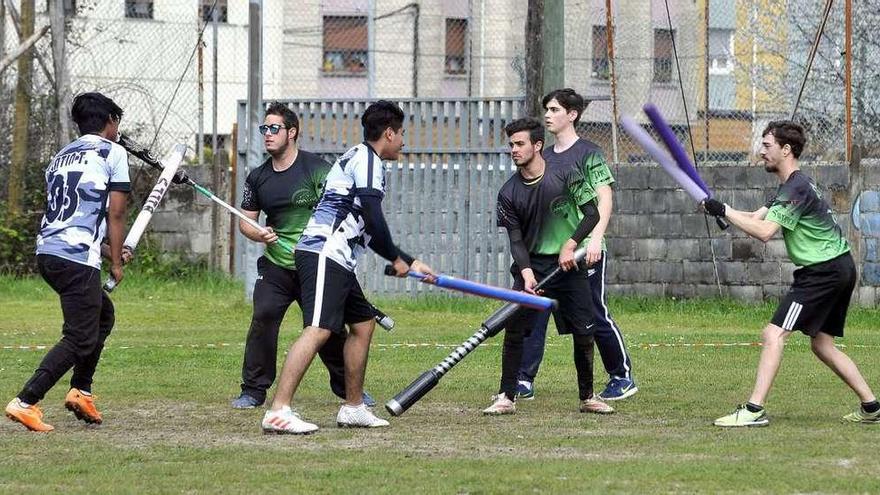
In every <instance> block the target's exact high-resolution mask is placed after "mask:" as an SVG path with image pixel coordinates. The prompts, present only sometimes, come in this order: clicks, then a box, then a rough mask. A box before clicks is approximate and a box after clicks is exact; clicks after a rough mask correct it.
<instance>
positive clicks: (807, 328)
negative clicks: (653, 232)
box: [704, 121, 880, 427]
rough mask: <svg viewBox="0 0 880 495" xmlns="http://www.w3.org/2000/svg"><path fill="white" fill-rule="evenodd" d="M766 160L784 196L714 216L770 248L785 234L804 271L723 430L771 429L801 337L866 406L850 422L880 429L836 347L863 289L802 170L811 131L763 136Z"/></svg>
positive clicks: (773, 125)
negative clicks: (790, 354) (778, 392)
mask: <svg viewBox="0 0 880 495" xmlns="http://www.w3.org/2000/svg"><path fill="white" fill-rule="evenodd" d="M762 136H763V138H762V141H761V158H762V159H763V160H764V167H765V169H766V170H767V172H770V173H773V174H776V176H777V177H778V178H779V182H780V184H781V185H780V186H779V189H778V191H777V192H776V196H775V197H774V198H773V199H771V200H770V201H769V202H768V203H767V204H766V205H764V207H762V208H760V209H759V210H757V211H754V212H751V213H749V212H743V211H738V210H734V209H733V208H731V207H730V206H728V205H726V204H723V203H721V202H719V201H717V200H715V199H709V200H707V201H706V202H705V203H704V207H705V209H706V211H707V212H709V213H710V214H712V215H715V216H716V217H725V218H727V219H728V220H729V221H730V223H732V224H734V225H736V226H737V227H739V228H740V229H741V230H742V231H743V232H745V233H746V234H748V235H750V236H752V237H755V238H757V239H760V240H761V241H763V242H767V241H769V240H770V239H771V238H772V237H773V236H774V235H775V234H776V232H777V231H779V230H780V228H781V229H782V237H783V239H785V249H786V251H787V252H788V256H789V258H791V261H792V262H794V264H795V265H797V266H799V267H800V268H799V269H797V270H796V271H795V272H794V283H793V284H792V286H791V289H790V290H789V292H788V294H786V295H785V297H784V298H783V299H782V302H781V303H780V304H779V308H778V309H777V310H776V313H775V314H774V315H773V319H772V320H771V322H770V324H769V325H767V327H765V328H764V332H763V334H762V345H763V347H762V348H761V358H760V361H759V362H758V376H757V378H756V380H755V386H754V388H753V389H752V395H751V397H750V398H749V401H748V402H747V403H746V404H743V405H741V406H739V407H737V409H736V410H735V411H734V412H733V413H731V414H729V415H727V416H723V417H721V418H718V419H717V420H715V425H716V426H722V427H735V426H765V425H767V424H768V423H769V420H768V418H767V414H766V412H765V411H764V400H765V399H766V397H767V394H768V393H769V392H770V387H771V386H772V384H773V379H774V378H775V377H776V372H777V371H778V370H779V365H780V363H781V362H782V350H783V346H784V343H785V340H786V339H788V337H789V336H790V335H791V334H792V332H794V331H795V330H797V331H800V332H803V333H805V334H807V335H809V336H810V339H811V347H812V350H813V353H814V354H815V355H816V357H818V358H819V359H820V360H821V361H822V362H823V363H825V365H826V366H828V367H829V368H831V369H832V370H833V371H834V373H836V374H837V376H839V377H840V378H841V379H842V380H843V381H844V382H845V383H846V384H847V385H848V386H849V387H850V388H851V389H852V390H853V392H855V393H856V395H858V397H859V400H861V402H862V404H861V407H860V408H859V409H857V410H856V411H855V412H853V413H850V414H847V415H846V416H844V419H845V420H847V421H852V422H856V423H880V403H878V402H877V398H876V397H875V396H874V393H873V392H872V391H871V388H870V387H869V386H868V384H867V383H866V382H865V379H864V377H862V374H861V373H860V372H859V369H858V368H857V367H856V365H855V363H853V361H852V360H851V359H850V358H849V356H847V355H846V354H844V353H843V351H841V350H840V349H838V348H837V347H835V345H834V337H843V327H844V323H845V322H846V312H847V308H848V307H849V302H850V297H851V296H852V292H853V288H854V287H855V283H856V276H857V272H856V266H855V263H854V262H853V258H852V255H851V254H850V249H849V244H848V243H847V242H846V239H845V238H844V237H843V233H842V232H841V229H840V226H839V225H837V222H835V221H834V217H833V216H832V213H831V208H830V207H829V205H828V203H827V202H826V201H825V200H824V199H822V195H821V194H820V193H819V190H818V189H817V188H816V185H815V183H813V181H812V179H810V177H808V176H807V175H806V174H805V173H804V172H802V171H801V170H800V168H799V167H798V158H799V157H800V155H801V152H802V151H803V149H804V145H805V144H806V137H805V136H804V130H803V128H802V127H801V126H799V125H798V124H795V123H794V122H790V121H776V122H770V124H768V125H767V128H766V129H764V132H763V133H762Z"/></svg>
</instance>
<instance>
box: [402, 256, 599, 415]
mask: <svg viewBox="0 0 880 495" xmlns="http://www.w3.org/2000/svg"><path fill="white" fill-rule="evenodd" d="M586 254H587V250H586V249H585V248H581V249H578V250H577V251H575V253H574V259H575V261H576V262H578V263H580V262H581V261H583V260H584V257H586ZM560 273H562V268H560V267H556V269H555V270H553V271H552V272H551V273H550V274H549V275H547V276H546V277H544V280H541V282H540V283H538V285H537V287H535V289H540V288H542V287H545V286H546V285H547V284H548V283H549V282H550V281H551V280H553V279H555V278H556V277H558V276H559V274H560ZM520 308H522V305H520V304H516V303H507V304H505V305H504V306H502V307H501V309H499V310H498V311H496V312H494V313H492V315H491V316H489V317H488V318H486V320H485V321H484V322H483V324H482V325H481V326H480V329H479V330H477V332H476V333H475V334H473V335H471V338H469V339H467V340H466V341H464V342H463V343H462V344H461V345H460V346H458V347H456V348H455V350H454V351H452V352H451V353H450V354H449V355H448V356H446V359H444V360H443V361H442V362H441V363H440V364H438V365H437V366H434V367H433V368H431V369H429V370H428V371H426V372H424V373H422V374H421V376H419V377H418V378H416V379H415V381H413V382H412V383H410V384H409V386H407V387H406V388H405V389H403V390H401V391H400V393H398V394H397V395H395V396H394V398H393V399H391V400H389V401H388V402H386V403H385V409H387V410H388V412H389V413H391V415H392V416H400V415H401V414H403V413H404V412H406V410H407V409H409V408H410V407H412V405H413V404H415V403H416V402H418V401H419V400H420V399H421V398H422V397H424V396H425V394H427V393H428V392H430V391H431V389H432V388H434V386H436V385H437V383H439V382H440V379H441V378H443V375H445V374H446V373H447V372H449V370H451V369H452V367H453V366H455V365H456V364H458V363H459V362H461V360H462V359H464V357H465V356H467V355H468V354H470V353H471V351H473V350H474V349H476V348H477V346H478V345H480V344H482V343H483V342H485V341H486V339H488V338H489V337H494V336H495V335H498V333H499V332H501V330H502V329H503V328H504V325H505V324H506V323H507V321H508V320H510V318H511V317H512V316H513V315H514V313H516V312H517V310H519V309H520Z"/></svg>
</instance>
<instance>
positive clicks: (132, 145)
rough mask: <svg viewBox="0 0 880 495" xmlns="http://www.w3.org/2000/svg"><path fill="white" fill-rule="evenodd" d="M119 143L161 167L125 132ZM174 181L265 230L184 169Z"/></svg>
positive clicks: (280, 242)
mask: <svg viewBox="0 0 880 495" xmlns="http://www.w3.org/2000/svg"><path fill="white" fill-rule="evenodd" d="M119 144H120V145H122V147H123V148H125V149H126V150H128V152H129V153H131V154H132V155H134V156H136V157H138V158H140V159H141V160H143V161H144V163H146V164H147V165H149V166H151V167H153V168H155V169H157V170H162V169H163V167H162V163H160V162H159V160H157V159H156V157H155V155H153V153H151V152H150V150H148V149H147V148H144V147H143V146H141V145H140V144H138V143H136V142H135V141H134V140H132V139H131V138H129V137H128V136H126V135H125V134H120V135H119ZM174 183H175V184H189V185H191V186H192V187H193V188H194V189H195V190H196V191H198V192H200V193H202V194H203V195H204V196H205V197H207V198H208V199H210V200H211V201H213V202H215V203H217V204H218V205H220V206H222V207H223V208H225V209H226V210H227V211H228V212H229V213H232V214H233V215H235V216H237V217H238V218H240V219H242V220H244V221H245V223H247V224H248V225H250V226H251V227H253V228H255V229H257V230H259V231H260V232H265V231H266V228H265V227H263V226H262V225H260V224H259V223H257V222H256V221H255V220H254V219H252V218H249V217H248V216H246V215H245V214H244V213H242V212H240V211H238V209H237V208H236V207H234V206H232V205H230V204H229V203H227V202H226V201H223V200H222V199H220V198H218V197H217V196H216V195H214V193H212V192H211V191H210V190H208V189H207V188H205V187H202V186H200V185H199V184H197V183H196V182H195V181H194V180H192V179H190V178H189V176H188V175H186V172H185V171H183V170H178V171H177V173H176V174H175V175H174ZM277 242H278V245H279V246H281V247H283V248H284V249H287V250H288V251H290V252H291V253H292V252H293V246H291V245H290V244H289V243H288V242H287V241H285V240H284V239H278V241H277Z"/></svg>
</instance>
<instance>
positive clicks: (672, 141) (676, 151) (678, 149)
mask: <svg viewBox="0 0 880 495" xmlns="http://www.w3.org/2000/svg"><path fill="white" fill-rule="evenodd" d="M642 108H643V109H644V110H645V114H646V115H647V116H648V118H649V119H650V120H651V123H652V124H654V129H656V130H657V134H659V135H660V139H662V140H663V142H664V143H665V144H666V147H667V148H668V149H669V152H670V153H671V154H672V157H673V158H675V161H676V162H677V163H678V166H679V168H681V169H682V170H684V172H685V173H686V174H688V175H689V176H690V178H691V179H693V181H694V182H696V183H697V184H698V185H699V186H700V188H701V189H702V190H703V191H705V193H706V194H707V195H709V196H710V197H711V196H712V192H711V191H709V186H707V185H706V183H705V182H703V179H702V178H701V177H700V174H698V173H697V169H696V167H694V164H693V162H691V159H690V157H689V156H688V155H687V152H686V151H685V150H684V147H682V145H681V143H679V142H678V139H676V137H675V133H674V132H672V128H671V127H669V124H667V123H666V120H664V119H663V115H661V114H660V109H658V108H657V107H656V106H654V104H652V103H648V104H647V105H645V106H644V107H642Z"/></svg>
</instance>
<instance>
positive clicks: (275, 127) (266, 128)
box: [258, 124, 287, 136]
mask: <svg viewBox="0 0 880 495" xmlns="http://www.w3.org/2000/svg"><path fill="white" fill-rule="evenodd" d="M258 129H259V130H260V134H262V135H264V136H265V135H266V133H267V132H268V133H270V134H272V135H275V134H278V131H280V130H281V129H287V127H284V126H283V125H281V124H272V125H261V126H260V127H258Z"/></svg>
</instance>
